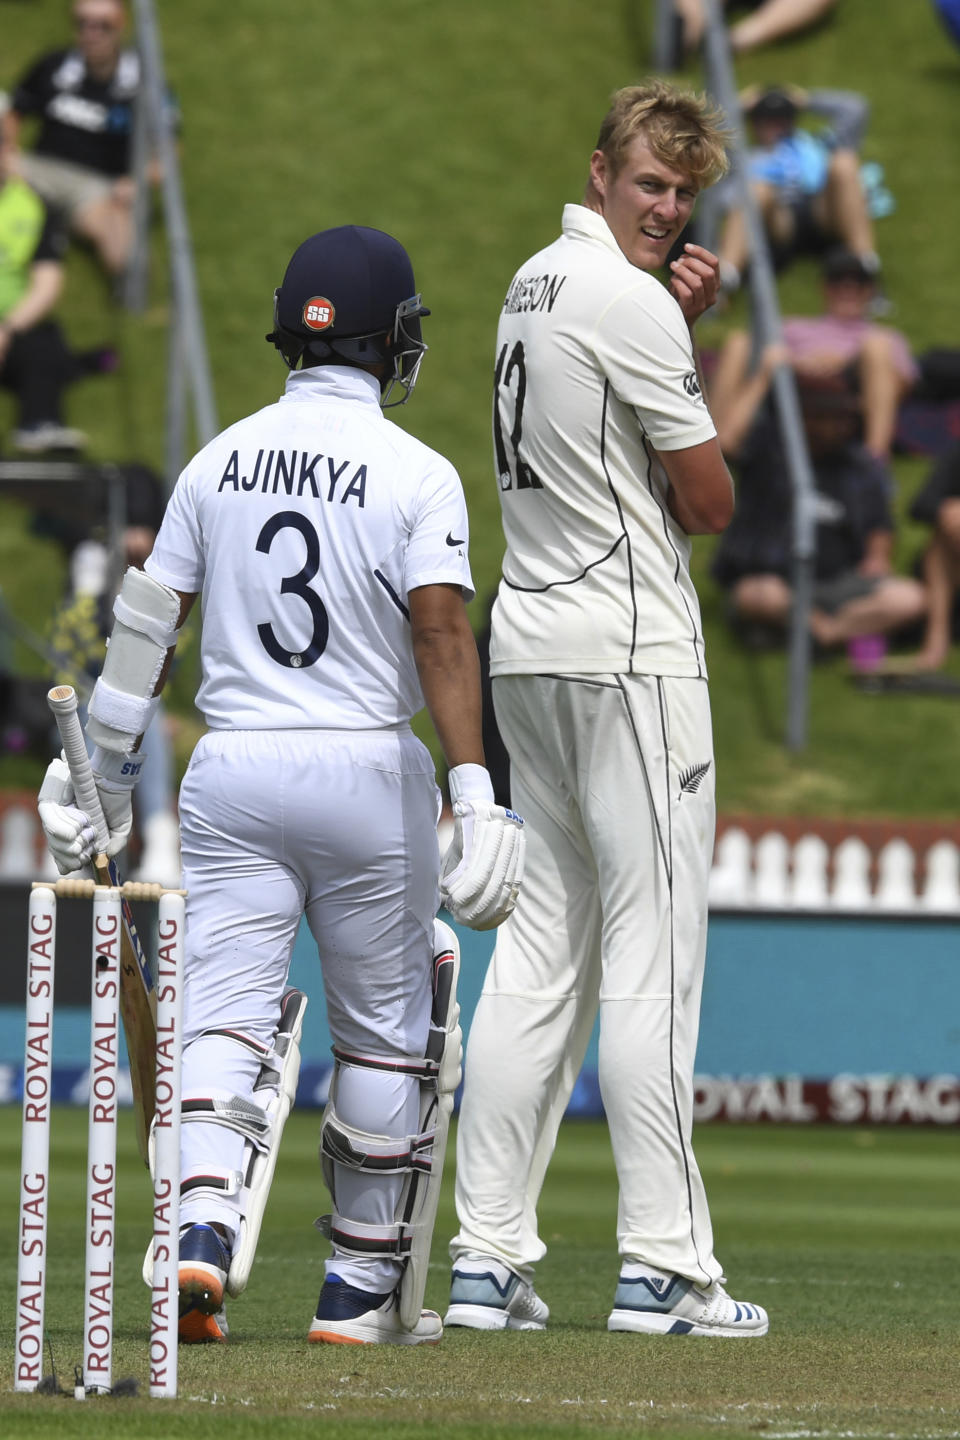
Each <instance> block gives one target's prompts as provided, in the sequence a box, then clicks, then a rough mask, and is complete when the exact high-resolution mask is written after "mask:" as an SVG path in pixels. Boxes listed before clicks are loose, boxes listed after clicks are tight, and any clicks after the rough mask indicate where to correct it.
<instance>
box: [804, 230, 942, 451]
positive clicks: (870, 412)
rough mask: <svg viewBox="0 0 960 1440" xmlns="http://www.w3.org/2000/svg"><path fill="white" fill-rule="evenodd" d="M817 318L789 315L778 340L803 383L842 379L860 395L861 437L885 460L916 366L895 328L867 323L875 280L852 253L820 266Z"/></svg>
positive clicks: (843, 253) (828, 259) (833, 254)
mask: <svg viewBox="0 0 960 1440" xmlns="http://www.w3.org/2000/svg"><path fill="white" fill-rule="evenodd" d="M823 296H824V306H823V314H822V315H811V316H799V315H797V316H789V317H788V318H787V319H785V320H784V322H783V341H784V344H785V345H786V347H787V354H788V356H789V360H790V364H791V365H792V366H793V368H794V371H795V372H796V375H797V378H798V380H800V381H801V382H805V381H810V382H817V381H820V380H827V381H830V380H834V379H836V380H839V381H841V382H842V383H843V385H844V386H845V387H846V388H847V389H848V390H849V391H850V393H851V394H853V395H856V396H857V397H859V405H860V412H861V417H862V438H863V443H864V445H865V446H866V448H867V449H868V450H869V451H870V453H871V454H872V455H876V456H877V458H878V459H880V460H888V459H889V457H890V451H891V448H892V446H893V437H894V432H895V430H896V425H897V411H898V409H899V407H900V404H901V401H902V400H903V399H904V398H905V397H906V395H907V394H908V393H909V391H910V390H911V389H912V388H913V386H914V385H915V384H916V382H917V379H918V377H919V373H920V372H919V367H918V366H917V362H916V361H915V360H914V358H913V354H912V352H911V349H910V342H909V341H908V340H907V338H906V336H905V335H904V334H902V332H901V331H899V330H894V329H893V328H892V327H891V326H889V325H878V324H876V322H875V321H873V320H871V319H870V307H871V305H872V303H873V301H874V298H875V296H876V275H875V273H874V271H873V270H872V269H871V268H870V267H869V266H868V265H865V264H864V262H863V258H862V257H861V256H859V255H855V254H853V253H852V252H851V251H849V250H834V251H831V252H830V253H829V254H828V255H827V256H826V258H825V259H824V262H823Z"/></svg>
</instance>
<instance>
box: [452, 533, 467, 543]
mask: <svg viewBox="0 0 960 1440" xmlns="http://www.w3.org/2000/svg"><path fill="white" fill-rule="evenodd" d="M466 543H467V537H466V536H464V537H463V539H462V540H454V538H453V536H452V535H451V534H450V531H449V530H448V531H447V544H448V545H465V544H466Z"/></svg>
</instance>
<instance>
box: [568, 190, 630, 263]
mask: <svg viewBox="0 0 960 1440" xmlns="http://www.w3.org/2000/svg"><path fill="white" fill-rule="evenodd" d="M563 233H564V235H568V236H572V237H574V238H575V239H582V240H599V241H600V243H601V244H602V245H605V246H606V247H607V249H608V250H612V251H613V253H614V255H619V256H620V258H621V260H626V256H625V255H624V253H623V251H622V250H621V249H620V246H619V245H618V244H617V242H616V239H615V238H614V234H613V231H612V230H611V229H610V226H609V225H608V224H607V222H606V220H604V218H603V216H602V215H600V214H599V213H598V212H597V211H596V210H589V209H588V208H587V206H586V205H574V204H569V205H564V207H563ZM629 263H630V262H629V261H627V264H629Z"/></svg>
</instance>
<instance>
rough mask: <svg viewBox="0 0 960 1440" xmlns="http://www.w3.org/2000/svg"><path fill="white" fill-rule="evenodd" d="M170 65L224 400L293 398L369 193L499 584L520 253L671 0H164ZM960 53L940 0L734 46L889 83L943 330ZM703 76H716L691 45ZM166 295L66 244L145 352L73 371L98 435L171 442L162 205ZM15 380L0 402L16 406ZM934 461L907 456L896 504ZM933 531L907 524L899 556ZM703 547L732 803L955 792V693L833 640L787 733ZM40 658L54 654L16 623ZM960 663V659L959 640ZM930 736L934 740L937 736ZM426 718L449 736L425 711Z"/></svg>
mask: <svg viewBox="0 0 960 1440" xmlns="http://www.w3.org/2000/svg"><path fill="white" fill-rule="evenodd" d="M3 9H4V44H3V49H2V54H0V87H3V86H9V85H10V84H12V83H13V81H14V80H15V78H16V76H17V75H18V74H19V73H20V71H21V69H22V68H23V66H24V65H25V64H26V63H27V61H28V60H29V59H30V58H31V57H32V56H33V55H35V54H36V53H37V52H38V51H39V50H41V49H43V48H45V47H47V46H49V45H50V44H52V43H55V42H56V41H57V40H58V39H59V38H60V37H61V36H63V35H64V34H65V33H66V32H65V16H64V11H63V7H62V5H61V3H60V0H32V3H30V4H29V5H27V4H7V5H5V6H4V7H3ZM158 9H159V13H160V20H161V24H162V28H163V42H164V50H165V59H166V67H167V72H168V78H169V81H170V83H171V84H172V86H173V87H174V88H175V90H176V92H177V95H178V97H179V101H180V105H181V110H182V114H183V127H182V157H183V178H184V187H185V192H186V198H187V203H188V207H189V213H190V221H191V229H192V236H193V242H194V247H195V251H196V260H197V271H198V280H199V288H200V293H201V296H202V299H203V305H204V316H205V323H206V330H207V336H208V340H209V345H210V352H211V362H212V368H213V377H214V384H215V391H216V398H217V403H218V408H219V418H220V421H221V423H223V424H226V423H228V422H230V421H232V420H234V419H236V418H237V417H238V416H240V415H242V414H243V413H245V412H247V411H249V410H251V409H254V408H256V407H258V406H260V405H263V404H265V403H267V402H268V401H270V400H271V399H272V398H274V396H275V395H276V393H277V390H278V388H279V386H280V385H281V383H282V369H281V366H280V362H279V361H278V360H277V358H276V357H275V356H273V355H272V353H271V352H269V351H268V350H267V348H266V346H265V345H264V343H263V339H262V337H263V335H264V333H265V332H266V329H267V328H268V325H269V320H270V296H271V294H272V290H273V287H274V286H275V285H276V284H277V282H278V280H279V278H280V276H281V274H282V271H283V266H284V264H285V262H286V259H287V257H288V255H289V254H290V252H291V251H292V249H293V248H294V246H295V245H296V244H297V243H298V242H299V241H300V240H301V239H302V238H303V237H304V236H305V235H307V234H309V233H310V232H311V231H312V230H315V229H319V228H322V227H324V226H327V225H331V224H338V223H342V222H344V221H348V220H352V221H356V222H359V223H364V224H370V225H375V226H380V227H383V228H385V229H388V230H391V231H393V232H394V233H396V234H397V235H399V236H400V238H401V239H402V240H403V241H404V242H405V243H406V244H407V246H408V248H409V249H410V251H411V254H412V255H413V257H414V261H415V265H416V270H417V274H418V279H419V283H420V284H421V286H422V288H423V291H424V295H425V297H426V300H427V303H428V304H429V305H430V306H431V309H432V310H433V315H432V317H431V319H430V321H429V322H428V335H427V338H428V340H429V342H430V346H431V353H430V354H429V355H428V357H427V360H426V363H425V365H424V369H423V374H422V379H421V383H420V386H419V388H418V390H417V394H416V396H415V397H414V401H413V403H412V404H411V405H410V406H409V407H408V409H407V410H405V411H401V412H395V414H399V416H400V421H401V423H402V424H403V425H405V426H408V427H409V428H410V429H411V430H413V431H414V432H415V433H416V434H418V435H419V436H420V437H421V438H423V439H424V440H426V441H427V442H428V443H429V444H431V445H433V446H435V447H436V448H437V449H439V450H441V451H443V452H444V453H446V454H448V455H449V456H450V457H451V459H452V460H453V461H454V463H455V464H456V465H457V466H458V468H459V470H460V472H461V474H462V476H463V480H464V484H465V487H466V491H467V496H468V501H469V505H470V511H471V518H472V536H471V557H472V562H473V567H474V573H475V577H476V580H477V584H478V591H479V594H480V596H481V599H480V600H478V602H477V603H476V606H475V610H474V614H475V616H476V617H477V618H478V619H479V617H480V615H481V613H482V608H483V598H482V597H484V596H485V595H486V594H487V593H488V592H489V591H490V589H491V588H492V587H493V586H494V585H495V583H496V581H497V578H498V574H499V565H500V556H501V551H502V537H501V531H500V523H499V509H498V502H497V493H496V485H495V481H494V478H493V470H492V463H491V456H490V437H489V401H490V386H491V363H492V352H493V340H494V333H495V326H496V319H497V313H498V310H499V306H500V303H501V300H502V296H503V293H504V290H505V286H506V283H507V281H508V280H509V277H510V275H511V274H512V272H513V270H514V268H515V267H516V265H517V263H518V262H519V261H520V260H521V259H522V258H524V257H525V256H526V255H528V254H529V253H531V252H532V250H533V249H534V248H536V247H537V246H539V245H542V244H544V243H546V242H547V241H549V240H550V239H551V238H552V237H553V236H554V235H555V233H556V231H557V227H558V224H559V215H560V209H561V207H562V204H563V203H564V201H566V200H568V199H578V198H579V197H580V195H581V193H582V183H583V176H584V173H585V166H586V160H587V156H588V153H589V149H590V146H591V144H592V141H593V138H594V135H595V132H596V129H597V125H598V122H599V119H600V116H601V115H602V113H603V110H604V108H605V105H606V102H607V97H608V95H609V94H610V92H611V91H612V90H613V89H614V88H615V87H617V86H618V85H621V84H624V83H627V82H629V81H632V80H634V79H636V78H638V77H639V76H640V75H642V74H643V73H644V72H645V70H646V69H647V66H648V55H649V48H648V37H649V34H650V28H651V13H652V5H651V0H620V3H618V4H613V5H606V6H596V5H594V6H590V5H585V4H583V3H582V0H483V4H480V5H463V4H451V3H449V0H394V3H393V4H391V5H390V6H384V5H382V4H379V3H375V0H350V3H349V4H341V5H336V4H333V3H331V0H287V3H284V4H283V5H282V6H278V7H269V8H268V7H264V5H263V4H262V0H232V3H231V4H230V6H229V8H228V9H227V10H225V9H224V6H223V4H222V3H221V0H164V3H163V4H162V5H161V6H159V7H158ZM958 77H960V54H958V52H957V51H956V50H955V49H954V48H953V47H952V46H951V45H950V44H949V42H948V41H947V40H946V39H945V37H944V34H943V32H942V30H941V28H940V26H939V24H938V21H937V18H936V15H935V12H934V8H933V6H932V5H930V4H926V3H912V4H904V3H903V0H872V3H869V4H867V3H865V0H859V3H857V0H848V3H846V4H843V5H840V6H838V7H837V8H836V11H835V13H834V15H833V16H832V18H831V20H830V21H829V23H827V24H824V25H822V26H820V27H819V28H818V29H817V30H816V31H814V32H812V33H811V34H810V35H808V36H803V37H800V38H797V39H795V40H794V41H791V42H790V43H787V44H784V45H781V46H779V47H776V48H774V49H770V50H767V51H764V52H761V53H759V54H756V55H752V56H749V57H746V58H744V59H742V60H741V61H740V62H738V70H737V78H738V82H740V83H742V84H747V83H751V82H754V81H762V82H767V81H771V80H776V79H783V80H790V81H794V82H796V83H798V84H801V85H838V86H843V87H847V88H852V89H857V90H861V91H862V92H864V93H865V94H866V95H867V97H868V98H869V99H870V101H871V103H872V116H871V122H870V127H869V132H868V136H867V140H866V144H865V156H866V157H867V158H869V159H879V160H880V161H882V163H883V164H884V166H885V168H886V173H887V180H888V182H889V185H890V188H891V189H892V191H893V193H894V195H895V197H896V201H897V208H896V211H895V213H894V214H893V215H892V216H890V217H889V218H885V219H883V220H881V221H879V222H878V230H877V235H878V244H879V248H880V251H881V254H882V256H883V260H884V266H885V271H886V277H887V278H886V283H887V288H888V290H889V293H890V296H891V298H892V299H893V301H894V302H895V304H896V307H897V308H896V314H895V316H894V320H895V323H896V324H898V325H899V326H900V327H901V328H902V329H904V330H905V331H906V333H907V334H908V336H909V337H910V339H911V341H912V342H913V344H914V346H915V348H916V349H917V350H918V351H920V350H923V349H925V348H927V347H929V346H932V345H955V344H956V343H957V337H958V336H960V289H958V287H957V285H956V283H955V263H954V248H955V246H954V238H953V237H954V236H955V235H956V233H957V229H958V226H960V183H958V181H960V173H958V172H960V154H958V151H957V147H956V146H953V145H950V144H949V143H947V140H946V138H945V137H946V136H948V135H949V133H950V124H951V123H952V121H951V117H952V115H953V113H954V109H955V95H956V87H957V81H958ZM684 78H685V79H687V80H689V81H690V82H691V83H698V81H699V77H698V75H697V72H696V69H695V68H694V67H693V66H692V65H691V67H690V68H689V69H688V71H687V73H686V75H685V77H684ZM154 242H155V244H154V255H153V264H152V283H151V294H150V302H149V306H148V308H147V311H146V313H145V314H144V315H143V316H142V317H128V316H123V315H122V314H120V313H119V312H117V311H116V310H113V309H111V308H110V306H109V304H108V303H107V300H106V296H105V290H104V286H103V285H102V283H101V282H100V280H99V278H98V276H97V273H96V270H95V268H94V266H93V265H92V263H91V261H90V259H89V257H88V256H86V255H85V254H83V253H81V252H75V253H73V254H72V255H71V258H70V265H69V278H68V288H67V293H66V296H65V298H64V301H63V303H62V304H61V307H60V313H61V317H62V319H63V322H64V324H65V326H66V328H67V330H68V333H69V334H70V336H71V338H72V339H74V340H75V341H76V342H77V343H78V344H84V345H87V344H93V343H96V342H98V341H100V340H102V339H106V338H110V337H113V338H115V339H116V340H117V341H118V342H119V343H120V344H121V345H122V348H123V353H124V357H125V364H124V366H123V368H122V369H121V371H120V372H119V373H118V374H117V375H116V376H113V377H108V378H106V379H98V380H89V381H85V382H83V383H82V384H81V385H78V386H76V387H75V388H74V389H73V390H72V391H71V393H70V403H69V412H70V413H69V419H70V421H71V423H74V424H78V425H81V426H82V427H83V428H84V429H86V430H88V431H89V433H90V436H91V443H92V454H93V455H95V456H98V457H102V458H108V459H124V458H129V457H134V456H137V457H143V458H146V459H148V460H150V461H152V462H153V463H154V464H156V465H158V466H162V464H163V454H164V443H163V425H164V404H163V395H164V388H165V367H166V356H165V342H166V320H167V285H166V277H165V265H164V253H163V249H164V247H163V237H162V234H161V230H160V227H159V226H156V227H155V229H154ZM817 288H818V287H817V284H816V277H815V270H814V268H813V266H812V265H810V264H800V265H798V266H796V267H795V268H794V269H793V270H792V271H790V272H789V273H788V274H787V275H786V276H785V277H784V279H783V284H782V298H783V306H784V309H785V310H808V309H810V308H812V307H813V306H815V305H816V303H817ZM743 313H744V312H743V310H742V308H737V307H735V308H734V310H733V312H732V314H731V315H730V316H729V317H727V319H726V320H725V321H724V322H723V323H722V324H716V323H714V324H713V325H711V326H705V327H703V335H702V343H704V344H706V345H715V344H717V343H719V341H720V340H721V339H722V337H723V333H724V331H725V329H726V328H727V326H728V325H729V324H731V323H735V322H737V321H739V320H742V319H743ZM9 413H10V410H9V404H8V401H7V398H6V397H4V396H0V429H2V428H3V424H4V419H5V417H9ZM924 471H925V464H924V462H918V461H907V460H900V461H898V462H897V466H896V473H897V484H898V500H897V504H898V508H899V509H900V511H901V513H902V512H903V511H904V509H905V507H906V504H907V501H908V499H909V496H910V495H911V494H912V492H913V490H914V489H915V488H916V486H917V485H918V484H919V483H920V480H921V479H922V476H923V474H924ZM23 530H24V526H23V520H22V512H20V511H19V510H18V509H17V508H16V507H11V506H10V505H9V502H3V503H2V510H0V567H2V568H0V584H2V586H3V591H4V594H5V596H6V598H7V600H8V601H9V602H10V604H11V605H12V606H13V608H14V610H15V611H16V613H17V614H18V615H20V616H21V618H23V619H25V620H27V621H29V622H30V623H32V624H33V625H34V626H36V627H37V628H42V627H43V626H44V625H45V623H46V620H47V617H48V616H49V615H50V612H51V610H52V608H53V606H54V604H55V602H56V599H57V596H58V593H59V589H60V584H61V579H62V570H61V566H60V561H59V557H58V556H57V555H56V553H55V552H54V551H53V550H52V549H51V548H50V547H49V546H41V545H39V544H38V543H37V542H35V541H33V540H31V539H30V538H29V537H26V538H25V537H24V534H23ZM922 538H923V532H922V530H920V529H919V528H918V527H916V526H912V525H905V527H904V530H903V533H902V536H901V542H900V546H899V550H898V557H897V563H898V564H899V565H900V566H901V568H903V569H908V568H909V567H910V565H911V564H912V561H913V557H914V555H915V553H916V552H917V550H918V548H919V546H920V544H921V542H922ZM710 548H711V542H710V541H699V542H697V544H696V547H695V572H696V575H697V578H698V584H699V587H700V590H701V595H702V598H703V603H704V609H705V612H706V620H705V623H706V629H707V647H708V658H709V663H710V669H711V675H712V693H713V700H714V710H715V723H716V737H717V752H718V786H719V803H720V806H721V808H723V809H726V810H734V809H743V810H753V811H772V810H779V811H796V812H803V813H806V814H814V813H821V814H827V815H838V814H851V813H860V814H872V815H877V814H898V813H899V814H924V815H929V816H941V817H948V816H952V815H953V814H954V813H955V810H956V796H955V795H954V793H953V791H952V789H951V788H950V787H948V786H946V785H944V783H943V778H942V777H943V776H944V775H947V774H951V773H953V764H952V757H953V750H954V742H953V728H954V727H953V723H952V717H953V705H952V703H951V702H949V701H944V700H936V699H916V698H909V697H886V698H876V697H867V696H864V695H861V694H859V693H856V692H854V691H853V690H852V688H851V687H850V686H849V684H848V682H847V679H846V675H845V671H844V665H843V663H842V662H841V661H831V662H829V663H827V664H824V665H821V666H818V667H817V669H816V672H815V674H814V676H813V680H812V687H811V704H810V727H809V745H808V748H807V749H806V751H805V753H804V754H803V755H802V756H800V757H791V756H789V755H787V754H786V753H785V752H784V750H783V745H782V741H783V735H784V728H785V677H784V664H783V658H782V657H781V656H772V657H762V658H761V659H758V660H746V659H745V658H744V657H743V656H742V654H741V653H740V651H739V650H738V648H737V646H736V644H735V643H734V642H733V640H732V639H731V637H730V635H729V634H728V632H727V629H726V626H725V624H724V621H723V616H722V608H721V604H720V600H719V597H718V595H717V592H716V590H715V589H714V587H713V586H712V583H711V582H710V580H709V578H708V575H707V566H708V559H709V553H710ZM16 661H17V664H18V665H19V666H20V667H21V668H22V669H24V670H30V669H31V668H33V669H35V667H33V662H32V661H31V659H30V657H29V656H28V655H27V654H26V652H24V651H23V650H22V648H20V647H17V649H16ZM950 668H951V670H952V672H953V673H954V674H956V675H960V657H958V656H956V655H955V656H954V657H953V658H952V659H951V662H950ZM194 674H195V670H194V666H193V662H192V661H190V662H188V663H187V664H185V665H183V666H181V670H180V673H179V675H178V676H177V677H176V678H175V681H174V687H175V688H174V692H173V700H174V709H175V710H176V711H177V712H178V713H179V714H180V716H181V719H182V734H181V738H180V741H179V760H180V763H181V766H182V765H183V764H184V763H185V761H186V758H187V755H188V754H189V750H190V747H191V743H192V740H193V738H194V736H195V734H196V724H195V720H194V717H193V715H192V712H191V707H190V698H191V694H192V686H193V679H194ZM920 735H922V737H923V741H922V745H920V744H918V743H917V742H918V737H919V736H920ZM428 738H429V736H428ZM38 773H39V767H38V765H36V764H25V763H24V762H22V761H17V760H15V759H11V758H9V757H8V758H6V759H4V760H2V761H0V784H5V785H10V786H16V785H29V786H32V785H33V784H35V783H36V780H37V778H38Z"/></svg>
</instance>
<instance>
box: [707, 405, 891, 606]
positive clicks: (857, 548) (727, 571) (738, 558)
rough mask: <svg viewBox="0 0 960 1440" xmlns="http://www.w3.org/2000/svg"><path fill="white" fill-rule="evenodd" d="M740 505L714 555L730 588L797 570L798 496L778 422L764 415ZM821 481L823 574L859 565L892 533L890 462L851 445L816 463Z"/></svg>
mask: <svg viewBox="0 0 960 1440" xmlns="http://www.w3.org/2000/svg"><path fill="white" fill-rule="evenodd" d="M738 468H739V483H738V485H737V508H736V513H735V514H734V517H733V520H732V521H731V523H730V525H729V526H728V528H727V529H726V530H725V531H724V533H723V535H722V536H721V539H720V542H719V544H718V546H717V549H716V551H715V553H714V559H713V565H712V567H711V568H712V573H713V577H714V579H715V580H716V581H717V582H718V583H719V584H720V585H724V586H728V585H733V584H735V583H736V581H737V580H739V579H741V578H742V577H743V576H744V575H761V574H762V575H779V576H781V577H782V578H783V579H784V580H789V579H790V575H791V564H792V559H791V540H792V534H793V515H792V507H793V501H792V496H791V491H790V481H789V476H788V474H787V468H786V464H785V461H784V458H783V451H782V447H781V445H780V440H779V436H778V434H777V429H776V425H775V424H774V422H773V421H772V419H770V418H769V416H768V415H764V416H763V418H762V419H761V421H760V422H759V423H758V424H757V425H755V426H754V428H753V430H752V431H751V434H750V436H749V437H748V440H747V442H746V444H745V446H744V449H743V452H742V454H741V456H740V463H739V467H738ZM813 469H814V483H815V486H816V502H815V503H816V510H815V515H816V523H817V529H816V546H817V558H816V570H815V574H816V579H817V580H821V581H822V580H833V579H835V578H836V577H837V576H839V575H844V574H847V573H849V572H850V571H851V570H855V569H856V568H857V566H858V565H859V564H860V562H861V560H862V559H863V557H864V553H865V550H866V542H867V537H868V536H869V535H870V534H872V533H873V532H874V531H876V530H887V531H889V530H892V529H893V519H892V516H891V512H890V503H889V496H888V486H889V480H888V475H887V471H886V469H885V467H884V465H883V464H882V463H881V462H880V461H879V460H877V459H876V458H875V456H873V455H871V454H870V453H869V451H867V450H865V449H864V448H863V446H862V445H858V444H849V445H844V446H842V447H841V448H839V449H837V450H834V451H832V452H830V453H828V454H826V455H820V456H818V457H816V458H815V459H814V461H813Z"/></svg>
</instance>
